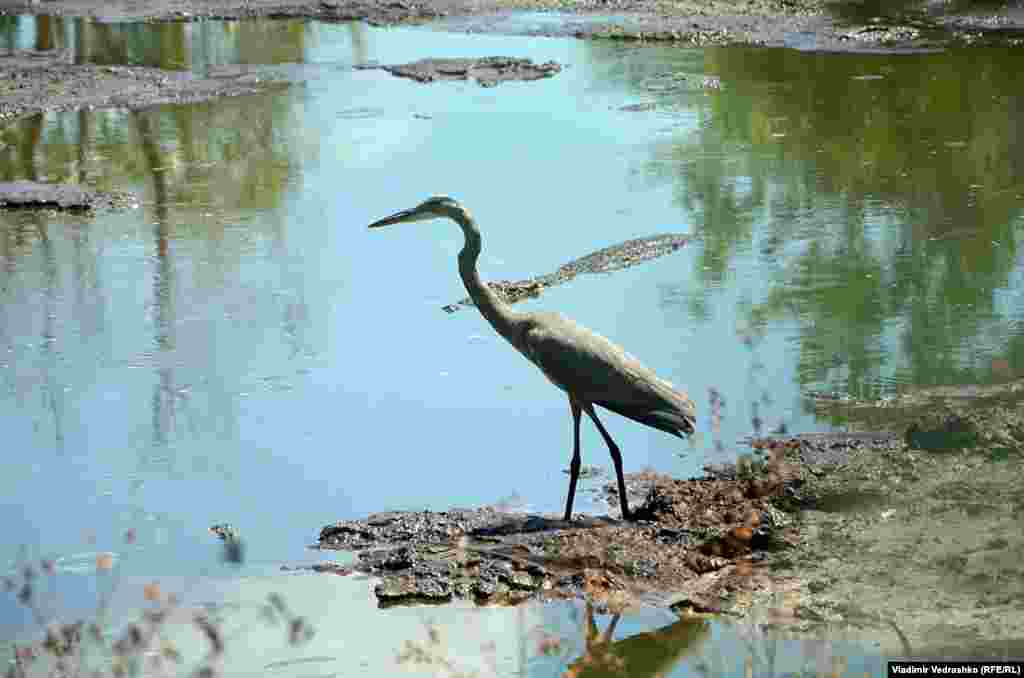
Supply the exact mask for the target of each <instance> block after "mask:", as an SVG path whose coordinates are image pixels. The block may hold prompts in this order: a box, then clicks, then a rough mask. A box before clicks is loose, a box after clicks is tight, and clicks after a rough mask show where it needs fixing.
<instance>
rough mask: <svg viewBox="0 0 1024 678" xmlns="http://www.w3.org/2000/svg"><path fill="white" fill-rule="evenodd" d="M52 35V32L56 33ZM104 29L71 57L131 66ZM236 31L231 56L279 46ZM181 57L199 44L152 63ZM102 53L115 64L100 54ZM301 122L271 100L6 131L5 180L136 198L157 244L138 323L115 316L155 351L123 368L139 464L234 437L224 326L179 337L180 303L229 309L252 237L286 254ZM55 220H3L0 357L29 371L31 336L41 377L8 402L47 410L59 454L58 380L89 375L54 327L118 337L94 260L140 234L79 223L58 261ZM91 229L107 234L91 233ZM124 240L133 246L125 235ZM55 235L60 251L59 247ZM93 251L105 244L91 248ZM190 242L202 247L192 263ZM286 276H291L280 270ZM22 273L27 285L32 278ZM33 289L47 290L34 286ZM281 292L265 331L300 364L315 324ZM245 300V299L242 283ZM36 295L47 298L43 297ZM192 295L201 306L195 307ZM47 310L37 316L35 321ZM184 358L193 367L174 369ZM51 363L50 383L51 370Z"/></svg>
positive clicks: (22, 373)
mask: <svg viewBox="0 0 1024 678" xmlns="http://www.w3.org/2000/svg"><path fill="white" fill-rule="evenodd" d="M59 21H61V20H60V19H58V18H54V22H59ZM64 21H71V20H64ZM35 28H36V29H37V35H36V37H37V38H38V37H39V34H40V33H39V32H41V34H42V35H44V36H47V39H50V40H51V41H52V44H53V46H57V47H61V46H64V45H63V43H62V42H61V40H63V39H64V36H66V35H67V34H69V30H68V28H67V26H66V25H65V26H64V27H59V26H55V25H54V24H49V25H47V24H46V23H45V22H44V23H36V24H35ZM180 28H181V27H180V25H179V26H178V29H180ZM106 30H107V29H106V28H103V27H98V26H96V25H92V24H88V22H84V23H82V24H81V25H80V26H79V29H77V33H75V32H70V33H71V35H72V37H75V36H77V38H75V39H77V40H79V41H80V42H83V43H84V44H82V45H79V47H80V48H81V49H82V50H83V51H82V54H90V55H91V56H90V58H96V59H100V58H103V56H102V55H103V54H107V55H108V56H109V57H110V58H116V59H120V58H123V57H124V55H125V54H126V53H127V54H129V56H131V55H132V54H137V52H132V50H133V49H135V48H134V47H132V43H131V40H133V39H134V38H133V37H132V34H125V33H124V32H123V30H122V29H121V28H120V27H116V26H115V27H112V28H111V29H110V30H113V31H114V33H113V34H112V35H113V36H114V37H115V38H116V37H117V36H121V37H122V38H123V39H122V40H121V41H120V42H118V40H113V39H111V35H103V34H104V31H106ZM119 31H121V32H119ZM233 31H234V33H233V37H232V40H233V41H234V42H233V43H232V44H234V45H236V47H237V45H238V44H239V41H241V43H245V41H247V40H259V41H264V42H273V41H274V40H276V38H273V36H272V35H267V34H266V33H265V32H264V33H263V34H259V33H253V32H251V31H247V30H246V29H239V28H237V27H236V28H235V29H233ZM287 32H288V33H289V35H292V36H293V39H292V40H291V42H288V43H287V44H282V43H283V42H284V41H282V40H278V41H277V42H278V44H277V45H276V46H275V49H276V50H277V51H278V53H279V54H280V55H282V56H283V55H285V53H286V52H288V51H289V50H291V51H290V52H288V53H289V54H292V55H293V57H294V58H292V60H294V61H299V60H301V53H302V48H301V36H298V37H295V36H296V35H297V33H296V29H295V27H294V26H290V27H289V28H288V31H287ZM190 40H192V43H190ZM108 41H109V42H108ZM189 44H194V40H193V39H192V38H191V37H190V36H189V35H188V34H183V33H180V32H179V33H173V32H170V33H167V34H166V40H160V41H156V42H155V43H154V46H153V49H154V50H157V52H158V53H161V54H163V55H164V56H163V57H161V58H162V59H164V61H165V62H166V61H167V60H179V61H180V60H181V59H182V56H181V55H182V54H183V52H182V49H185V50H187V49H188V45H189ZM89 45H92V46H91V47H89ZM296 45H298V47H296ZM90 49H91V50H92V51H89V50H90ZM105 49H107V50H108V52H103V50H105ZM296 49H298V52H296V51H295V50H296ZM125 50H127V51H125ZM258 54H259V48H258V47H253V48H252V49H251V50H250V55H251V56H252V58H257V57H258ZM296 55H297V56H296ZM189 58H191V57H189ZM232 58H234V57H232ZM187 62H188V59H186V63H187ZM161 65H167V63H161ZM296 112H297V111H296V110H295V109H294V108H293V106H292V101H291V100H290V98H288V97H282V96H279V95H278V96H275V95H269V94H268V95H253V96H247V97H242V98H236V99H230V98H229V99H222V100H218V101H215V102H210V103H208V104H200V105H193V106H162V107H158V108H152V109H147V110H144V111H136V112H124V111H109V110H99V111H97V110H88V111H87V110H83V111H79V112H76V113H66V114H45V115H38V116H34V117H32V118H30V119H24V120H20V121H18V122H17V123H15V124H13V125H10V126H8V127H7V128H5V129H3V130H0V135H2V141H3V144H2V145H0V168H2V169H0V181H5V180H17V179H32V180H48V181H63V182H80V183H86V184H88V185H90V186H91V187H95V188H99V189H129V190H134V191H135V192H136V193H138V194H139V195H140V197H141V198H142V199H143V202H144V203H145V208H144V209H143V210H140V211H139V212H137V214H138V215H139V218H140V219H143V220H144V221H143V222H142V223H147V224H151V229H152V231H151V233H152V239H150V238H145V240H146V242H147V243H151V244H150V245H148V246H147V250H148V251H150V252H151V253H152V254H153V257H152V259H146V260H144V262H145V263H148V264H151V265H152V270H151V276H152V278H151V284H150V285H148V287H149V289H150V290H151V292H150V293H149V294H147V297H149V303H148V305H147V308H148V309H149V312H148V313H147V317H145V318H135V317H132V318H129V319H127V321H126V320H125V319H124V317H123V312H122V313H121V314H119V316H118V317H119V318H120V321H121V322H128V323H130V324H139V325H141V324H147V323H148V324H150V326H151V336H152V341H153V344H152V346H145V347H139V348H138V349H137V350H139V351H140V352H141V356H139V355H137V354H136V355H133V356H131V357H130V361H131V362H137V361H138V359H139V358H140V357H141V358H142V359H143V360H144V361H145V362H146V363H147V364H149V365H150V366H151V367H152V370H153V376H154V379H153V382H154V383H153V387H152V388H153V391H152V394H151V401H150V404H151V412H152V421H151V428H152V437H151V439H150V440H149V441H148V443H147V445H146V446H145V447H146V448H147V449H148V448H149V447H151V446H152V447H158V448H159V447H173V446H174V444H175V442H176V440H177V439H178V438H180V436H181V435H182V434H188V433H190V434H191V435H192V436H193V437H196V436H199V435H203V434H210V435H214V436H218V437H221V436H224V435H231V431H232V429H233V428H234V427H235V426H236V424H237V412H236V408H237V402H236V399H237V391H238V387H237V384H235V383H234V381H235V378H236V377H237V376H238V375H233V374H232V372H231V369H230V368H227V366H226V365H213V364H212V362H211V361H212V357H211V358H210V360H207V359H206V358H207V352H206V349H207V347H208V344H209V342H210V341H211V338H213V337H215V336H216V335H217V329H216V328H215V327H212V326H211V323H212V324H216V323H219V322H222V321H223V317H224V314H222V313H220V312H218V311H217V310H214V311H213V312H212V313H211V314H208V315H207V314H205V313H200V314H194V313H193V314H191V315H192V316H193V319H199V322H192V323H188V324H187V325H182V317H180V316H182V315H183V308H184V309H187V305H186V306H182V304H181V302H180V299H181V298H182V296H183V295H195V296H198V297H200V303H202V301H203V299H204V298H205V299H206V300H208V301H209V302H210V303H214V304H216V303H218V301H219V300H223V301H225V302H226V303H232V300H231V297H230V295H231V294H232V290H231V289H230V288H228V289H225V286H224V282H225V280H226V278H227V277H228V276H229V274H230V272H231V270H232V269H234V268H237V267H238V266H239V265H240V262H241V260H242V259H243V257H245V256H246V248H247V247H251V243H252V242H253V240H251V239H253V238H254V239H257V240H258V239H260V238H261V236H266V237H267V240H268V241H270V242H272V244H273V255H274V256H275V257H276V256H281V257H285V256H286V255H287V251H288V247H287V236H288V234H287V231H286V224H287V221H286V219H285V217H284V215H282V214H278V213H277V211H278V208H280V207H281V204H282V202H283V199H284V196H285V194H286V191H287V190H288V186H289V183H288V182H289V180H291V179H293V178H294V177H295V176H296V174H297V172H298V169H297V168H298V164H297V162H296V153H299V152H302V151H304V150H306V149H307V148H308V146H307V145H306V144H303V143H299V142H298V141H296V138H295V136H294V135H296V134H306V133H307V132H306V131H305V130H304V126H303V125H302V123H301V120H296V119H295V118H294V117H293V116H294V115H295V114H296ZM257 211H258V212H259V213H260V214H261V215H263V216H261V218H260V219H257V220H253V221H252V222H251V223H249V224H247V226H246V229H247V230H246V233H247V236H246V237H244V238H239V237H225V233H226V231H227V229H229V228H231V227H232V226H234V225H235V224H233V223H232V222H234V221H235V220H237V219H247V218H248V216H249V215H250V214H251V213H254V212H257ZM11 214H14V213H11ZM52 219H53V217H52V216H51V215H47V214H37V215H33V214H31V213H24V214H22V215H21V216H18V217H17V218H14V217H11V218H8V217H6V216H3V215H0V263H2V265H3V266H4V267H5V272H0V296H2V304H0V311H2V312H3V313H2V314H0V346H8V347H12V348H13V349H14V351H15V354H16V355H19V356H20V360H19V362H21V363H22V364H24V360H25V359H26V358H27V356H26V355H22V354H21V353H18V352H20V351H22V350H23V349H22V348H20V347H19V342H23V341H24V337H25V336H26V332H25V331H24V330H23V327H24V326H25V325H26V324H28V325H29V326H30V327H33V328H35V331H36V334H37V335H38V333H39V332H42V333H43V342H42V343H40V342H39V341H33V342H32V344H33V345H34V346H35V347H36V348H35V349H34V353H33V355H32V356H31V357H32V358H33V359H34V361H33V366H34V367H35V366H37V367H35V368H33V369H29V368H25V369H19V370H14V371H11V372H7V371H2V372H0V373H3V374H4V376H5V378H8V377H9V378H11V379H12V380H13V381H12V382H11V383H10V385H9V387H8V390H9V391H10V392H12V393H18V394H22V393H29V392H31V393H37V394H42V395H43V397H44V399H45V400H46V402H43V403H41V405H40V406H41V408H42V409H41V412H42V414H43V416H46V413H47V411H48V413H49V414H50V416H52V417H53V419H54V424H55V427H56V430H57V436H58V444H60V442H61V436H62V435H63V434H62V430H63V427H64V421H65V420H67V421H73V418H69V417H66V416H64V412H65V409H66V407H65V401H66V400H67V397H68V396H67V393H66V392H65V390H64V385H63V384H61V383H58V377H59V376H60V374H61V373H60V372H59V371H56V369H55V367H56V366H62V365H64V364H65V362H66V361H68V360H76V361H77V360H82V359H83V357H82V355H80V353H81V349H83V348H84V346H82V345H81V343H80V342H79V341H78V338H77V337H75V336H71V337H69V336H68V332H69V331H71V332H73V330H69V328H67V327H66V326H65V324H64V323H63V322H62V319H63V316H64V315H67V314H68V313H71V314H75V315H77V314H80V313H81V314H82V315H81V318H82V322H81V323H80V326H81V337H82V338H85V337H91V336H95V335H109V334H110V333H111V332H113V326H112V325H111V324H110V323H109V322H108V316H107V314H106V313H105V312H104V309H106V308H107V307H108V306H110V307H111V308H113V307H114V303H108V302H116V299H114V298H112V297H111V296H110V295H111V293H112V292H111V290H110V289H104V288H103V287H102V286H101V285H100V284H99V283H100V271H101V270H104V269H105V268H107V265H105V264H104V262H103V261H102V259H103V255H104V252H103V249H104V245H103V243H105V242H106V241H107V240H108V239H109V238H110V237H111V236H113V240H115V241H116V240H118V239H119V236H124V235H127V236H128V237H134V236H135V234H136V227H137V226H138V223H139V222H138V221H136V220H135V219H132V218H123V217H122V216H112V217H111V218H110V219H103V220H102V221H101V220H94V219H92V218H89V217H84V218H79V217H75V218H74V219H73V220H72V221H73V222H75V223H74V225H73V226H71V227H68V228H62V230H61V231H60V232H59V233H58V237H57V238H56V244H59V243H60V242H66V241H70V242H71V244H72V249H70V250H68V251H65V250H64V249H63V248H61V247H57V246H55V243H54V242H51V241H50V240H49V239H48V238H46V237H45V236H46V235H47V234H46V231H45V228H46V227H47V225H48V224H51V221H52ZM36 221H38V224H37V223H36ZM97 223H101V224H102V225H103V228H101V229H99V230H96V226H95V225H96V224H97ZM122 228H126V229H127V232H126V233H118V232H117V231H118V230H119V229H122ZM51 231H52V226H51ZM261 231H262V233H261ZM61 234H66V236H67V237H66V238H63V239H62V238H61V237H60V235H61ZM94 238H98V240H95V244H94V245H90V242H91V241H93V240H94ZM194 242H201V243H204V246H203V247H201V248H194V247H192V243H194ZM190 251H192V252H200V253H201V254H200V256H197V257H195V259H193V260H187V259H185V258H184V257H187V256H188V255H187V254H185V255H183V254H182V253H183V252H190ZM65 254H67V255H68V256H64V255H65ZM40 257H41V258H40ZM183 262H184V265H183ZM281 263H282V265H283V266H285V268H286V269H287V263H288V262H286V261H284V260H282V262H281ZM65 267H67V269H65ZM62 269H63V270H62ZM26 271H28V272H30V273H29V276H30V277H26ZM32 271H38V273H34V274H33V273H31V272H32ZM37 277H38V278H40V280H41V281H42V282H40V283H38V284H37V283H36V278H37ZM63 279H70V280H71V283H70V286H69V292H70V291H71V290H70V288H72V287H73V293H70V294H68V295H67V298H65V297H64V296H63V295H62V294H61V292H60V289H59V287H58V285H59V283H60V282H61V281H62V280H63ZM44 283H45V284H44ZM283 284H284V286H285V287H287V290H285V294H283V295H282V298H286V299H285V301H284V302H283V303H282V309H281V310H282V314H283V315H284V316H285V317H284V320H283V321H281V322H280V323H274V324H278V325H279V326H280V327H281V331H282V332H283V333H284V334H285V340H286V341H287V342H288V343H289V344H290V345H291V346H292V348H293V351H295V352H296V353H298V352H305V351H306V349H304V348H303V346H302V344H303V342H304V339H303V336H302V332H303V330H304V326H305V325H306V324H307V323H308V319H307V317H306V316H307V312H306V309H305V306H304V303H303V297H304V295H303V294H302V290H301V287H302V280H301V279H295V278H292V279H289V280H287V281H285V282H284V283H283ZM240 287H241V289H242V290H245V285H244V284H242V285H240ZM37 289H40V290H42V289H45V290H47V292H46V294H40V293H39V292H37V291H36V290H37ZM196 290H201V292H199V293H198V294H197V292H196ZM125 293H128V292H126V291H124V290H122V291H120V292H118V294H125ZM275 298H276V297H275ZM58 301H61V303H60V304H59V305H58ZM40 302H41V303H40ZM65 302H67V303H65ZM129 306H130V304H129ZM41 307H42V310H41V311H36V310H35V309H40V308H41ZM40 312H45V313H46V318H45V319H43V317H42V316H40V315H38V313H40ZM83 312H84V313H83ZM27 318H30V319H28V320H27ZM110 320H112V319H110ZM275 320H277V318H275ZM41 325H45V326H41ZM183 328H187V329H188V331H187V332H186V331H185V330H184V329H183ZM58 335H59V337H58ZM53 339H56V341H54V340H53ZM51 347H52V351H51ZM57 347H60V348H62V349H63V354H57V353H54V352H55V351H56V349H57ZM76 347H78V348H76ZM200 349H201V350H200ZM47 351H50V352H51V353H53V355H52V356H50V358H47V357H46V356H47V355H50V354H48V353H46V352H47ZM76 351H77V352H76ZM182 354H184V355H185V356H187V358H188V359H187V360H183V355H182ZM85 355H87V352H86V353H85ZM122 358H123V356H122ZM48 360H49V362H47V361H48ZM239 362H240V364H241V365H244V364H245V361H244V359H242V360H240V361H239ZM51 364H52V365H53V366H55V367H54V368H53V369H50V368H49V367H48V366H50V365H51ZM218 368H227V369H218ZM47 369H48V370H49V371H47V372H44V370H47ZM30 381H31V383H29V382H30ZM4 385H5V386H7V384H4ZM147 428H149V427H147ZM141 463H142V465H143V466H144V467H145V468H144V470H153V469H152V464H155V463H161V464H170V465H171V467H170V469H168V470H173V469H174V467H175V466H176V465H177V460H176V459H175V458H174V455H170V454H168V452H167V451H166V450H161V451H159V452H158V453H157V454H155V455H153V456H152V457H147V458H144V459H142V461H141ZM193 463H194V464H205V463H207V460H206V459H205V458H203V459H194V460H193Z"/></svg>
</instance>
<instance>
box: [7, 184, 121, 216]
mask: <svg viewBox="0 0 1024 678" xmlns="http://www.w3.org/2000/svg"><path fill="white" fill-rule="evenodd" d="M137 204H138V202H137V201H136V200H135V198H134V197H133V196H132V195H131V194H129V193H109V192H101V191H94V190H92V189H89V188H86V187H84V186H79V185H77V184H51V183H41V182H37V181H11V182H6V183H0V208H2V207H6V208H34V209H60V210H92V209H97V208H111V207H128V206H131V205H137Z"/></svg>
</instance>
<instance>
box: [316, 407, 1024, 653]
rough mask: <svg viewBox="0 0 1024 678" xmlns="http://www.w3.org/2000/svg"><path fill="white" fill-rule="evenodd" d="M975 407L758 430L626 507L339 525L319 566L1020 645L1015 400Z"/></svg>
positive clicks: (484, 512)
mask: <svg viewBox="0 0 1024 678" xmlns="http://www.w3.org/2000/svg"><path fill="white" fill-rule="evenodd" d="M1008 390H1009V389H1008ZM1014 392H1015V391H1014ZM973 405H974V406H973V407H971V406H965V405H964V403H962V402H960V403H957V404H952V405H947V406H942V407H937V408H934V409H933V410H932V411H931V412H930V413H928V414H927V415H922V416H920V417H919V418H918V419H917V420H915V421H914V422H913V423H912V424H911V425H910V426H908V427H907V428H905V429H904V430H902V431H894V432H886V431H867V432H860V433H858V432H849V433H829V434H809V435H798V436H790V437H782V438H761V439H755V440H751V441H748V443H749V444H750V446H751V447H753V448H754V449H755V450H756V451H757V454H755V455H753V456H744V457H741V461H740V463H739V464H738V465H723V466H718V467H708V468H707V469H706V474H705V476H704V477H701V478H695V479H675V478H670V477H667V476H664V475H659V474H654V473H641V474H633V475H631V476H629V490H630V494H631V495H633V496H634V497H635V498H637V499H641V500H642V501H641V502H640V503H638V504H637V506H638V509H637V517H638V518H639V520H638V521H637V522H634V523H623V522H621V521H619V520H616V519H615V518H614V517H579V518H578V519H577V520H575V521H574V522H573V523H571V524H567V523H565V522H563V521H561V520H559V519H557V518H554V517H551V516H536V515H522V514H513V513H505V512H502V511H500V510H497V509H495V508H487V507H485V508H482V509H475V510H468V509H453V510H451V511H446V512H440V513H435V512H422V513H420V512H409V513H387V514H378V515H375V516H370V517H369V518H367V519H365V520H357V521H345V522H339V523H336V524H332V525H328V526H326V527H324V528H323V530H322V531H321V533H320V541H319V548H321V549H325V550H333V549H341V550H352V551H355V552H357V554H358V558H357V561H356V563H355V564H354V565H353V566H351V567H350V568H337V567H327V566H319V569H320V570H321V571H333V572H335V573H338V574H349V573H351V572H361V573H365V574H369V575H374V576H376V577H379V578H380V583H379V584H377V585H376V588H375V592H376V595H377V598H378V600H379V602H380V604H381V605H395V604H421V603H444V602H447V601H449V600H451V599H453V598H467V599H472V600H475V601H477V602H478V603H480V604H515V603H519V602H522V601H525V600H530V599H545V598H572V597H583V598H586V599H587V600H589V601H591V602H594V603H595V604H597V605H599V606H600V607H602V608H603V609H604V608H607V609H611V610H621V609H626V608H628V607H629V606H630V605H634V604H653V605H662V606H669V607H672V608H673V609H675V610H677V611H679V612H691V613H712V614H719V615H724V616H726V617H728V618H733V619H737V620H740V621H741V622H743V623H746V622H750V623H759V624H760V623H767V624H770V625H771V626H772V627H773V628H776V629H780V630H781V631H782V632H784V633H785V634H787V637H793V638H816V639H818V638H825V639H828V638H837V637H846V638H850V637H853V638H858V639H862V640H863V639H867V640H876V641H878V642H879V643H880V647H879V649H880V651H881V652H882V653H884V654H888V655H891V656H919V657H926V656H927V657H935V656H957V657H972V656H974V657H993V656H1002V657H1013V656H1024V640H1020V639H1024V531H1021V530H1020V529H1019V516H1020V515H1021V512H1022V511H1024V489H1022V488H1024V464H1022V463H1021V462H1022V461H1024V453H1022V449H1024V447H1022V446H1024V406H1022V404H1021V402H1020V401H1018V402H1012V403H1005V402H1004V403H1001V404H999V405H991V404H986V405H984V406H979V405H978V404H977V403H974V404H973ZM605 492H606V494H607V497H608V499H609V506H611V507H614V506H615V505H617V503H618V502H617V499H616V498H615V496H614V488H612V487H611V486H607V487H606V489H605ZM612 510H614V508H612ZM1007 639H1018V640H1007Z"/></svg>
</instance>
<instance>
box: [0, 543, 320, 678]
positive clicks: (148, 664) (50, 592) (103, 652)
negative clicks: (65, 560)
mask: <svg viewBox="0 0 1024 678" xmlns="http://www.w3.org/2000/svg"><path fill="white" fill-rule="evenodd" d="M136 539H137V535H136V531H135V530H134V529H132V530H128V531H127V532H125V534H124V543H125V544H126V545H132V544H134V543H135V542H136ZM91 541H92V540H91ZM242 553H243V550H242V546H241V541H240V540H239V539H237V538H233V539H229V540H225V544H224V555H223V560H224V561H225V562H226V563H228V564H239V563H241V557H242ZM20 560H21V561H22V562H21V564H20V565H19V566H18V567H17V568H16V570H17V575H15V576H11V577H5V578H3V580H2V587H3V590H4V591H5V592H6V593H7V594H9V595H11V597H13V599H14V600H16V601H17V603H18V604H20V605H22V606H24V607H25V608H27V609H28V610H29V611H30V612H31V613H32V618H33V621H34V622H35V624H36V625H37V627H38V628H39V632H40V636H41V639H40V640H37V641H34V642H30V643H18V644H15V645H14V648H13V649H14V652H13V661H11V663H10V666H9V667H8V668H7V671H6V674H5V675H6V677H7V678H28V677H29V676H51V677H53V678H70V677H72V676H76V677H77V676H89V677H90V678H105V677H106V676H113V677H114V678H122V677H124V676H138V675H143V674H145V675H161V676H162V675H182V676H191V677H193V678H213V677H214V676H217V675H219V674H220V673H221V669H220V666H221V662H222V660H223V656H224V653H225V651H226V649H227V647H228V645H229V644H230V643H231V642H232V641H233V640H237V639H238V638H239V637H240V636H242V635H244V633H245V632H246V631H247V630H248V627H243V628H242V629H240V630H239V631H238V632H235V633H233V634H232V635H230V636H228V635H225V633H224V628H223V621H224V620H223V619H222V618H220V617H218V616H216V614H217V611H209V610H197V611H190V610H188V609H184V608H182V607H181V606H180V604H179V599H178V597H177V596H175V595H174V594H166V593H165V592H164V590H163V588H162V587H161V586H160V582H159V581H152V582H150V583H148V584H146V585H145V586H143V587H142V591H141V593H142V599H143V600H144V601H146V602H147V603H148V604H149V605H148V607H147V608H146V609H145V610H144V611H143V612H142V613H141V615H140V617H139V618H138V619H136V620H134V621H131V622H130V623H128V624H127V625H125V626H124V627H123V630H121V631H119V632H117V633H113V632H111V630H110V629H111V619H110V618H109V611H110V600H111V597H112V596H113V593H114V591H115V589H116V587H117V584H118V578H119V575H120V569H119V567H118V561H117V557H116V554H115V553H110V552H102V553H99V554H97V556H96V561H95V567H96V569H95V576H96V578H97V586H96V588H97V591H99V593H98V594H97V602H96V610H95V613H94V615H93V618H92V619H90V620H79V621H76V622H73V623H67V622H62V621H60V620H59V619H58V618H57V617H58V615H57V613H56V611H55V610H56V602H57V601H56V600H55V594H54V591H55V590H56V587H55V579H56V577H57V575H58V567H57V562H56V561H55V560H54V559H42V560H39V561H38V562H36V561H29V560H28V558H27V557H26V555H25V550H24V549H23V550H22V556H21V558H20ZM254 607H255V608H256V609H257V610H259V611H260V613H261V614H260V617H261V619H262V620H263V622H264V623H267V624H271V625H282V626H283V627H284V631H285V640H286V641H287V642H288V643H289V644H290V645H299V644H301V643H304V642H306V641H308V640H309V639H310V638H312V637H313V633H314V630H313V628H312V627H311V626H310V625H309V624H308V622H306V620H305V619H303V618H302V617H299V616H297V615H294V614H292V613H291V612H290V611H289V610H288V607H287V605H286V604H285V602H284V599H283V598H282V597H281V596H280V595H279V594H276V593H274V594H271V595H270V596H268V598H267V601H266V602H265V603H261V604H256V605H255V606H254ZM181 623H188V624H191V625H192V626H193V627H194V628H195V629H196V630H197V631H198V632H199V633H200V634H201V635H202V637H203V638H204V639H205V640H206V645H207V649H206V652H205V654H203V655H202V656H201V657H197V658H194V659H193V661H192V663H191V665H189V664H188V663H187V662H186V658H185V657H184V656H183V655H182V652H181V651H180V650H179V649H178V647H177V646H176V645H175V643H174V641H173V640H172V639H171V638H169V637H168V636H167V631H168V630H169V625H170V624H181Z"/></svg>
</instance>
